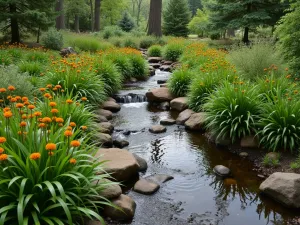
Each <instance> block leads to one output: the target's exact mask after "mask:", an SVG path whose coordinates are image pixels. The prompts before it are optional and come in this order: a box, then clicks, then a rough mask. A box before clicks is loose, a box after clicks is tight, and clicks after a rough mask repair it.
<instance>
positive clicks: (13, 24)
mask: <svg viewBox="0 0 300 225" xmlns="http://www.w3.org/2000/svg"><path fill="white" fill-rule="evenodd" d="M9 12H10V13H11V14H16V13H17V6H16V4H9ZM10 29H11V43H20V31H19V23H18V19H17V18H16V17H15V16H14V15H12V16H11V18H10Z"/></svg>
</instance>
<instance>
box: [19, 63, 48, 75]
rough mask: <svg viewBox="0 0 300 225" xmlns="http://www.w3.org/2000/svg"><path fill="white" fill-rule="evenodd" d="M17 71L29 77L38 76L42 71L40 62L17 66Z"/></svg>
mask: <svg viewBox="0 0 300 225" xmlns="http://www.w3.org/2000/svg"><path fill="white" fill-rule="evenodd" d="M19 70H20V72H22V73H28V74H29V75H30V76H39V75H40V74H41V73H42V71H43V67H42V64H41V63H40V62H27V61H25V62H21V63H20V64H19Z"/></svg>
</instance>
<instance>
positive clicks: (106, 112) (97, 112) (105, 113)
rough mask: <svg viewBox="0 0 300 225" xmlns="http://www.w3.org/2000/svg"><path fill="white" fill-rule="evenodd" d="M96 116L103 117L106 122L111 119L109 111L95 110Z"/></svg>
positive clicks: (111, 115)
mask: <svg viewBox="0 0 300 225" xmlns="http://www.w3.org/2000/svg"><path fill="white" fill-rule="evenodd" d="M96 114H98V115H100V116H104V117H105V118H106V119H108V120H111V119H112V117H113V114H112V112H111V111H109V110H105V109H98V110H96Z"/></svg>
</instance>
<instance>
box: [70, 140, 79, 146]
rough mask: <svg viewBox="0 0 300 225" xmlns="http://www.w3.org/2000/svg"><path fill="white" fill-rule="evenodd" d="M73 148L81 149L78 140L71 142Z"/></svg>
mask: <svg viewBox="0 0 300 225" xmlns="http://www.w3.org/2000/svg"><path fill="white" fill-rule="evenodd" d="M71 146H72V147H79V146H80V142H79V141H78V140H73V141H71Z"/></svg>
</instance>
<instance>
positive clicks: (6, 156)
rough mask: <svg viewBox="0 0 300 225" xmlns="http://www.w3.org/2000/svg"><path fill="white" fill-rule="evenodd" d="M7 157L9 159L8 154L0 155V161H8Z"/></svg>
mask: <svg viewBox="0 0 300 225" xmlns="http://www.w3.org/2000/svg"><path fill="white" fill-rule="evenodd" d="M7 159H8V155H7V154H2V155H0V161H6V160H7Z"/></svg>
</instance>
